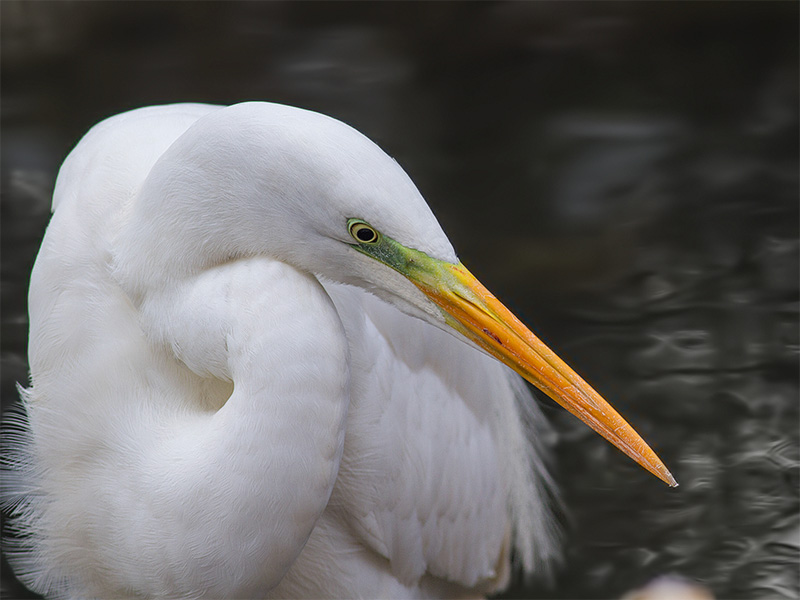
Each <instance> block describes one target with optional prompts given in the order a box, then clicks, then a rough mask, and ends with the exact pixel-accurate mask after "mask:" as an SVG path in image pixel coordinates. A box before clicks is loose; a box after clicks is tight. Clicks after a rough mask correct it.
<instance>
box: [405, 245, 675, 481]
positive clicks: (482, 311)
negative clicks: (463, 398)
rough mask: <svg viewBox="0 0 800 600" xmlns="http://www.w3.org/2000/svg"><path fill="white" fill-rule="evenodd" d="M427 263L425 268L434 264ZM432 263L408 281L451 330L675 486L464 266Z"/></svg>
mask: <svg viewBox="0 0 800 600" xmlns="http://www.w3.org/2000/svg"><path fill="white" fill-rule="evenodd" d="M426 262H428V265H426V266H427V267H428V268H429V269H430V267H432V266H433V265H431V264H430V263H431V262H433V261H432V260H431V259H428V261H426ZM436 262H437V263H438V264H437V265H436V268H434V269H431V270H428V271H427V273H423V272H421V271H422V269H419V268H417V269H413V268H412V269H411V270H412V271H415V272H414V273H413V274H411V273H408V275H407V276H408V277H409V279H410V280H411V281H412V282H413V283H414V284H415V285H416V286H417V287H418V288H419V289H420V290H422V292H423V293H424V294H425V295H426V296H428V297H429V298H430V299H431V300H432V301H433V302H434V303H435V304H436V305H438V306H439V308H440V309H441V310H442V312H443V314H444V316H445V320H446V321H447V323H448V324H449V325H450V326H451V327H453V328H454V329H456V330H457V331H458V332H460V333H461V334H462V335H464V336H465V337H466V338H468V339H470V340H472V341H473V342H474V343H475V344H477V345H478V346H479V347H481V348H482V349H483V350H484V351H486V352H487V353H489V354H490V355H491V356H494V357H495V358H497V359H498V360H499V361H501V362H502V363H504V364H506V365H507V366H509V367H511V368H512V369H514V371H516V372H517V373H519V374H520V375H521V376H522V377H524V378H525V379H527V380H528V381H529V382H531V383H532V384H533V385H535V386H536V387H537V388H539V389H540V390H542V391H543V392H544V393H545V394H547V395H548V396H550V397H551V398H552V399H553V400H555V401H556V402H558V403H559V404H560V405H561V406H563V407H564V408H565V409H567V410H568V411H569V412H571V413H572V414H573V415H575V416H576V417H578V418H579V419H580V420H581V421H583V422H584V423H586V424H587V425H588V426H589V427H591V428H592V429H594V430H595V431H596V432H597V433H599V434H600V435H602V436H603V437H604V438H606V440H608V441H609V442H611V443H612V444H614V445H615V446H616V447H617V448H619V449H620V450H621V451H622V452H624V453H625V454H627V455H628V456H630V457H631V458H632V459H633V460H635V461H636V462H637V463H639V464H640V465H641V466H642V467H644V468H645V469H647V470H648V471H650V472H651V473H652V474H653V475H655V476H656V477H658V478H659V479H661V480H662V481H664V482H665V483H667V484H669V485H670V486H672V487H675V486H677V485H678V483H677V482H676V481H675V478H674V477H673V476H672V474H671V473H670V472H669V470H667V467H666V466H664V463H663V462H661V459H660V458H658V456H656V453H655V452H653V451H652V450H651V449H650V446H648V445H647V444H646V443H645V441H644V440H643V439H642V438H641V437H640V436H639V434H638V433H636V431H635V430H634V429H633V427H631V426H630V425H628V423H627V422H626V421H625V419H623V418H622V417H621V416H620V415H619V413H617V411H616V410H614V409H613V408H612V407H611V405H610V404H609V403H608V402H606V401H605V400H603V398H602V397H601V396H600V394H598V393H597V392H596V391H594V390H593V389H592V388H591V386H590V385H589V384H588V383H586V382H585V381H584V380H583V379H582V378H581V377H580V376H579V375H578V374H577V373H575V371H573V370H572V369H571V368H570V367H569V366H567V364H566V363H565V362H564V361H562V360H561V359H560V358H559V357H558V356H556V354H555V353H554V352H553V351H552V350H550V348H548V347H547V346H545V345H544V343H543V342H542V341H541V340H539V338H537V337H536V336H535V335H534V334H533V333H532V332H531V331H530V330H529V329H528V328H527V327H525V325H523V324H522V323H521V322H520V320H519V319H517V317H515V316H514V314H513V313H512V312H511V311H510V310H508V309H507V308H506V307H505V306H503V304H502V303H501V302H500V301H499V300H498V299H497V298H495V297H494V296H493V295H492V294H491V292H489V290H487V289H486V288H485V287H484V286H483V285H482V284H481V283H480V282H479V281H478V280H477V279H476V278H475V277H474V276H473V275H472V274H471V273H470V272H469V271H468V270H467V269H466V267H464V265H462V264H461V263H459V264H456V265H454V264H449V263H444V262H439V261H436ZM415 266H417V265H415ZM418 266H421V265H418ZM426 270H427V269H426ZM431 271H434V272H431Z"/></svg>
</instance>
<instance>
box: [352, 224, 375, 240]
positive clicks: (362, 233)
mask: <svg viewBox="0 0 800 600" xmlns="http://www.w3.org/2000/svg"><path fill="white" fill-rule="evenodd" d="M356 237H357V238H358V239H359V241H361V242H372V241H374V240H375V232H374V231H372V230H371V229H369V228H368V227H359V228H358V229H357V230H356Z"/></svg>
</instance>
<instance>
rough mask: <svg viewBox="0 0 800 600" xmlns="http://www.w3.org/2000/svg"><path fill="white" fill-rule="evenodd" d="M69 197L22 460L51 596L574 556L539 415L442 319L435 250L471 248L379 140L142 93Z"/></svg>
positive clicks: (12, 480) (443, 570)
mask: <svg viewBox="0 0 800 600" xmlns="http://www.w3.org/2000/svg"><path fill="white" fill-rule="evenodd" d="M53 208H54V215H53V218H52V221H51V224H50V226H49V229H48V231H47V234H46V236H45V239H44V241H43V243H42V248H41V251H40V253H39V256H38V258H37V261H36V265H35V267H34V271H33V274H32V278H31V290H30V298H29V304H30V327H31V329H30V346H29V361H30V368H31V385H30V387H29V388H28V390H27V391H25V392H24V393H23V397H24V407H25V412H24V413H20V415H19V416H18V417H17V418H16V419H14V420H12V421H11V422H10V424H9V425H7V427H9V428H10V429H8V430H7V444H6V445H7V448H6V452H7V455H8V457H9V458H8V461H9V465H10V470H9V471H7V472H6V473H5V475H4V478H3V486H4V487H3V497H4V501H5V504H6V506H7V507H11V512H12V516H13V519H12V525H13V526H14V527H15V528H16V529H17V530H18V531H19V532H20V533H21V536H22V537H21V539H20V540H19V541H17V542H16V544H15V543H14V542H13V541H12V542H11V544H10V545H9V548H10V550H9V557H10V559H11V561H12V564H14V565H15V570H16V572H17V574H18V575H19V577H20V578H21V579H22V580H23V581H24V582H25V583H26V584H27V585H29V586H30V587H31V588H32V589H34V590H36V591H38V592H40V593H43V594H45V595H47V596H48V597H54V598H59V597H71V598H89V597H96V598H107V597H153V598H166V597H184V598H200V597H212V598H215V597H220V598H221V597H230V598H234V597H235V598H261V597H265V598H266V597H276V598H282V597H294V596H306V597H324V596H330V597H371V598H374V597H422V596H461V595H470V594H475V593H486V592H490V591H493V590H497V589H501V588H502V587H503V586H504V585H505V584H506V583H507V582H508V574H509V564H510V563H509V561H510V556H511V553H512V551H516V553H517V554H518V555H519V557H520V559H521V562H522V564H523V566H524V568H525V569H526V570H528V571H531V570H534V569H543V568H545V567H546V565H547V563H548V562H549V561H551V560H552V559H553V558H554V557H555V556H556V554H557V547H556V543H555V540H554V526H553V523H552V517H551V514H550V512H549V509H548V492H547V491H546V490H547V488H548V487H549V479H548V476H547V474H546V472H545V470H544V468H543V465H542V463H541V453H540V451H539V449H537V448H536V447H535V436H534V440H531V439H529V438H530V436H529V434H530V433H532V432H531V431H530V429H531V428H530V427H526V425H525V424H524V423H531V422H536V421H538V422H541V415H539V414H538V412H537V411H536V409H535V404H533V401H532V399H531V398H530V396H529V394H528V392H527V391H526V390H525V388H524V385H523V384H522V382H521V380H519V378H518V377H517V376H516V375H514V374H512V373H511V372H510V371H509V370H508V369H507V368H506V367H505V366H503V365H501V364H500V363H498V362H496V361H494V360H493V359H492V358H490V357H488V356H486V355H485V354H483V353H481V352H479V351H477V350H475V349H474V348H473V347H470V346H469V345H467V344H465V343H463V335H467V337H468V338H470V339H471V340H472V341H473V343H477V344H478V345H479V346H482V347H483V348H484V349H485V350H486V349H487V346H486V344H482V343H481V342H480V340H477V337H476V336H475V335H472V336H471V335H470V334H465V330H462V329H459V333H454V332H453V333H452V334H451V333H447V332H446V331H451V332H452V330H451V329H450V326H454V324H453V320H452V319H450V317H448V316H447V314H446V312H445V311H443V310H440V305H439V304H438V303H437V302H436V301H435V298H436V297H438V296H436V297H435V294H434V295H431V293H430V292H429V291H426V289H427V288H425V285H423V283H424V282H423V283H420V281H422V279H421V277H422V276H419V277H417V276H416V275H414V274H413V273H415V271H413V269H416V268H418V267H419V264H420V261H422V264H424V265H428V264H429V263H430V265H433V266H432V267H431V268H434V267H435V268H439V266H438V265H445V267H447V268H450V267H451V266H453V265H454V264H458V263H457V259H456V255H455V253H454V252H453V249H452V247H451V246H450V243H449V242H448V240H447V238H446V237H445V235H444V234H443V233H442V231H441V229H440V227H439V225H438V223H437V222H436V220H435V218H434V217H433V215H432V214H431V213H430V210H429V209H428V208H427V205H426V204H425V202H424V201H423V199H422V197H421V196H420V195H419V192H418V191H417V190H416V188H415V187H414V185H413V183H412V182H411V180H410V179H409V178H408V177H407V175H406V174H405V173H404V172H403V171H402V169H401V168H400V167H399V166H398V165H397V164H396V163H395V162H394V161H393V160H391V159H390V158H389V157H387V156H386V155H385V154H384V153H383V152H382V151H381V150H380V149H378V148H377V146H375V145H374V144H372V142H370V141H369V140H367V139H366V138H364V137H363V136H361V134H359V133H357V132H356V131H355V130H353V129H350V128H349V127H347V126H346V125H343V124H342V123H339V122H338V121H335V120H333V119H329V118H327V117H324V116H322V115H318V114H315V113H310V112H307V111H302V110H299V109H294V108H289V107H285V106H280V105H275V104H267V103H246V104H240V105H236V106H233V107H228V108H220V107H214V106H205V105H174V106H163V107H152V108H146V109H140V110H136V111H132V112H129V113H125V114H122V115H119V116H116V117H113V118H111V119H108V120H106V121H104V122H102V123H100V124H99V125H97V126H96V127H94V128H93V129H92V130H91V131H90V132H89V133H88V134H87V135H86V137H85V138H84V139H83V140H82V141H81V142H80V143H79V144H78V146H77V147H76V148H75V150H73V152H72V153H71V154H70V155H69V157H68V158H67V160H66V161H65V163H64V165H63V167H62V169H61V172H60V173H59V177H58V181H57V184H56V190H55V194H54V198H53ZM353 219H358V220H363V221H365V222H366V223H368V224H369V226H371V227H374V229H375V230H377V231H378V232H380V235H381V236H385V237H382V238H381V240H382V241H381V243H382V244H383V243H384V241H385V246H382V247H381V248H383V249H382V250H381V252H383V251H384V250H385V249H386V248H389V249H390V250H392V249H394V250H392V251H395V250H396V251H397V254H396V255H392V257H390V258H385V257H384V255H383V254H376V255H375V256H370V255H368V252H373V251H375V250H374V248H372V247H371V246H369V245H368V244H366V243H365V244H360V243H359V241H358V239H356V238H355V237H354V232H355V231H356V229H353V228H352V227H353V225H352V222H353ZM348 223H349V224H350V225H349V226H350V230H348ZM370 231H372V230H371V229H370ZM409 249H412V250H409ZM376 252H377V251H376ZM422 253H424V254H422ZM398 257H400V258H402V259H403V260H406V258H408V257H411V260H410V261H409V262H408V265H406V266H403V267H402V268H401V267H398V266H397V263H396V261H397V260H400V258H398ZM376 258H377V259H376ZM392 261H395V262H392ZM403 264H404V265H405V263H403ZM458 265H460V264H458ZM406 268H407V269H408V272H403V269H406ZM426 268H427V266H426ZM426 273H427V271H426ZM426 276H427V275H426ZM415 277H416V279H415ZM437 289H438V288H437ZM373 294H374V295H373ZM376 296H379V297H380V298H382V299H379V298H378V297H376ZM431 298H433V299H434V301H432V300H431ZM469 302H472V301H471V300H470V301H469ZM473 305H474V303H473V304H470V306H473ZM398 309H399V310H398ZM409 315H413V316H409ZM414 317H418V318H414ZM457 320H458V319H457ZM483 331H484V332H485V333H486V335H490V334H489V332H488V331H487V330H486V329H483ZM458 337H462V339H458ZM487 339H489V338H487ZM492 339H496V340H497V344H499V345H500V346H504V344H505V342H503V343H501V342H500V338H499V337H497V335H493V334H492ZM476 340H477V341H476ZM488 343H489V344H492V343H493V342H492V341H491V340H490V341H489V342H488ZM548 360H549V359H548ZM512 366H513V365H512ZM567 387H569V386H567ZM587 387H588V386H587ZM565 393H567V392H565ZM570 393H576V392H574V391H573V392H570ZM523 413H529V414H528V416H527V417H526V416H525V415H524V414H523ZM603 414H605V413H603ZM593 426H594V425H593ZM533 433H535V432H533ZM604 435H605V434H604ZM615 443H616V442H615ZM626 451H627V450H626ZM513 549H516V550H513Z"/></svg>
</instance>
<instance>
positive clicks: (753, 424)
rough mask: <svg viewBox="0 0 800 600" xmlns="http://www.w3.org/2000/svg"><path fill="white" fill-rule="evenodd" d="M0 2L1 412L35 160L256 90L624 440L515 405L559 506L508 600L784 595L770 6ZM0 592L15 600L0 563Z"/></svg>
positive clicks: (37, 191) (48, 173)
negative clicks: (390, 172)
mask: <svg viewBox="0 0 800 600" xmlns="http://www.w3.org/2000/svg"><path fill="white" fill-rule="evenodd" d="M0 10H2V15H1V17H2V121H1V124H2V401H3V407H4V408H7V407H8V406H9V405H10V404H11V403H12V402H13V401H14V398H15V396H16V392H15V389H14V384H15V382H17V381H20V382H25V381H26V378H27V366H26V360H25V352H26V336H27V321H26V308H25V296H26V288H27V280H28V273H29V271H30V267H31V265H32V262H33V259H34V256H35V253H36V250H37V248H38V244H39V241H40V239H41V236H42V234H43V231H44V228H45V226H46V223H47V220H48V214H49V203H50V194H51V192H52V187H53V182H54V178H55V175H56V173H57V169H58V166H59V164H60V163H61V161H62V160H63V158H64V156H65V155H66V153H67V152H68V151H69V150H70V148H71V147H72V146H73V145H74V144H75V143H76V142H77V140H78V139H79V137H80V136H81V135H82V134H83V133H84V132H85V131H86V130H87V129H88V128H89V127H90V126H91V125H92V124H94V123H95V122H97V121H98V120H100V119H102V118H104V117H107V116H110V115H112V114H115V113H118V112H121V111H124V110H127V109H130V108H135V107H139V106H143V105H149V104H158V103H168V102H176V101H202V102H214V103H224V104H229V103H234V102H238V101H241V100H247V99H263V100H272V101H278V102H284V103H288V104H294V105H298V106H302V107H305V108H310V109H314V110H318V111H321V112H325V113H327V114H330V115H332V116H335V117H337V118H339V119H341V120H344V121H346V122H348V123H350V124H351V125H353V126H355V127H356V128H357V129H359V130H361V131H362V132H364V133H365V134H367V135H368V136H370V137H372V138H373V139H374V140H375V141H377V142H378V143H379V144H380V145H381V146H383V148H384V149H385V150H387V151H388V152H389V153H390V154H392V155H393V156H395V157H396V158H397V159H398V161H399V162H400V163H401V164H402V165H403V166H404V167H405V168H406V170H407V171H408V172H409V174H410V175H411V176H412V178H413V179H414V180H415V181H416V182H417V184H418V186H419V187H420V189H421V191H422V192H423V194H424V195H425V196H426V197H427V199H428V201H429V203H430V204H431V206H432V207H433V209H434V212H436V214H437V215H438V217H439V219H440V221H441V222H442V225H443V226H444V228H445V230H446V231H447V232H448V234H449V235H450V238H451V240H452V241H453V244H454V246H455V247H456V248H457V250H458V251H459V252H460V255H461V258H462V259H463V260H464V262H465V263H466V264H467V265H468V266H469V267H470V268H471V270H472V271H473V272H474V273H475V274H476V275H477V276H478V277H479V278H480V279H481V280H483V281H484V282H485V283H486V284H487V286H488V287H489V288H490V289H492V290H493V291H495V292H496V293H497V294H498V296H499V297H501V298H502V299H504V300H505V301H506V303H507V304H508V305H509V306H510V308H512V310H514V311H515V312H517V313H518V314H520V316H521V317H522V318H523V320H525V321H527V322H528V323H530V324H532V326H533V329H534V330H535V331H536V332H537V333H539V334H540V335H541V336H542V337H543V338H544V339H545V340H546V341H547V342H548V343H549V344H550V345H551V346H552V347H553V348H554V349H555V350H556V351H557V352H558V353H559V354H560V355H561V356H562V357H563V358H564V359H565V360H566V361H567V362H568V363H570V364H571V365H573V366H574V367H575V368H576V369H577V370H578V371H579V372H581V373H582V374H583V375H584V376H585V377H586V378H587V380H589V381H590V382H591V383H592V384H593V385H594V386H595V387H596V388H597V389H598V390H599V391H600V392H601V393H602V394H603V395H604V396H605V397H606V398H607V399H609V400H610V401H611V402H612V403H613V404H614V405H615V406H616V407H617V408H618V409H619V410H620V411H621V412H622V414H624V415H625V416H626V417H627V418H628V419H629V420H630V422H631V423H632V424H633V425H634V427H636V429H637V430H638V431H639V432H640V433H641V434H642V435H643V436H644V437H645V438H646V439H647V440H648V441H649V442H650V443H651V445H652V446H653V447H654V448H655V449H656V450H657V452H658V453H659V454H660V455H661V457H662V458H663V459H664V461H665V462H666V463H667V465H668V466H669V467H670V468H671V470H672V472H673V474H674V475H675V476H676V478H677V479H678V481H679V482H680V483H681V486H680V487H679V488H677V489H675V490H672V489H669V488H667V487H666V486H664V485H663V484H661V483H660V482H659V481H657V480H656V479H655V478H653V477H652V476H650V475H648V474H647V473H645V472H644V471H643V470H641V469H639V468H638V467H637V466H636V465H634V464H633V463H632V462H630V461H629V460H628V459H626V458H625V457H624V456H623V455H621V454H620V453H619V452H617V451H616V450H614V449H613V448H612V447H611V446H609V445H608V444H606V443H605V442H604V441H602V440H601V439H600V438H599V437H598V436H596V435H594V434H593V433H592V432H591V431H590V430H589V429H588V428H587V427H586V426H584V425H582V424H581V423H579V422H578V421H577V420H576V419H574V418H572V417H571V416H569V415H568V414H566V413H564V412H563V411H561V410H560V409H557V408H556V407H555V405H554V404H552V403H551V402H550V401H549V400H546V399H543V400H542V404H543V405H544V407H545V411H546V412H547V414H548V416H549V417H550V418H551V420H552V422H553V423H554V427H555V429H556V430H557V432H558V442H557V445H556V448H555V450H556V452H555V454H556V456H555V460H554V467H555V471H556V477H557V480H558V481H559V483H560V485H561V487H562V490H563V500H564V503H565V505H566V507H567V508H568V511H569V515H568V516H567V517H565V522H564V528H565V561H564V564H563V566H562V567H561V568H560V570H559V571H558V574H557V576H556V579H555V581H554V582H553V584H552V586H551V587H548V586H546V585H545V584H544V583H542V582H539V583H533V584H532V585H530V586H528V587H522V586H521V585H518V586H517V587H515V588H514V589H513V590H512V592H511V594H512V595H513V594H516V595H518V596H528V597H536V598H616V597H619V596H620V595H621V594H622V593H624V592H625V591H626V590H630V589H632V588H635V587H639V586H641V585H643V584H644V583H645V582H647V581H648V580H650V579H652V578H654V577H656V576H658V575H662V574H668V573H672V574H676V575H680V576H682V577H684V578H687V579H690V580H696V581H699V582H701V583H702V584H704V585H705V586H707V587H708V588H710V589H711V590H712V591H713V592H714V593H715V594H716V596H717V597H718V598H748V599H749V598H764V599H772V598H797V597H798V594H800V586H799V585H798V561H799V551H800V539H798V536H799V535H800V533H799V531H800V530H799V529H798V522H799V521H800V519H798V470H799V469H798V467H799V466H800V457H799V456H798V279H799V277H798V268H799V267H798V254H799V250H798V249H799V246H798V206H799V205H800V203H799V201H798V4H797V3H795V2H758V3H749V2H735V3H734V2H697V3H679V2H671V3H635V2H634V3H620V4H617V3H612V2H602V3H579V2H567V3H558V4H553V3H548V2H530V3H525V2H515V3H477V2H476V3H392V2H387V3H380V4H378V3H355V4H349V3H344V4H342V3H325V4H316V3H294V4H285V3H256V2H245V3H216V2H202V3H200V2H197V3H196V2H180V3H162V2H136V3H126V2H113V3H112V2H101V3H98V2H69V1H64V2H53V3H50V2H24V1H23V2H20V1H15V0H3V2H2V3H1V4H0ZM2 590H3V595H4V597H9V598H11V597H18V596H23V594H24V592H23V591H22V588H21V587H20V586H19V584H18V583H16V582H15V580H13V576H12V574H11V572H10V570H9V569H8V568H7V565H5V563H4V570H3V573H2Z"/></svg>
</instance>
